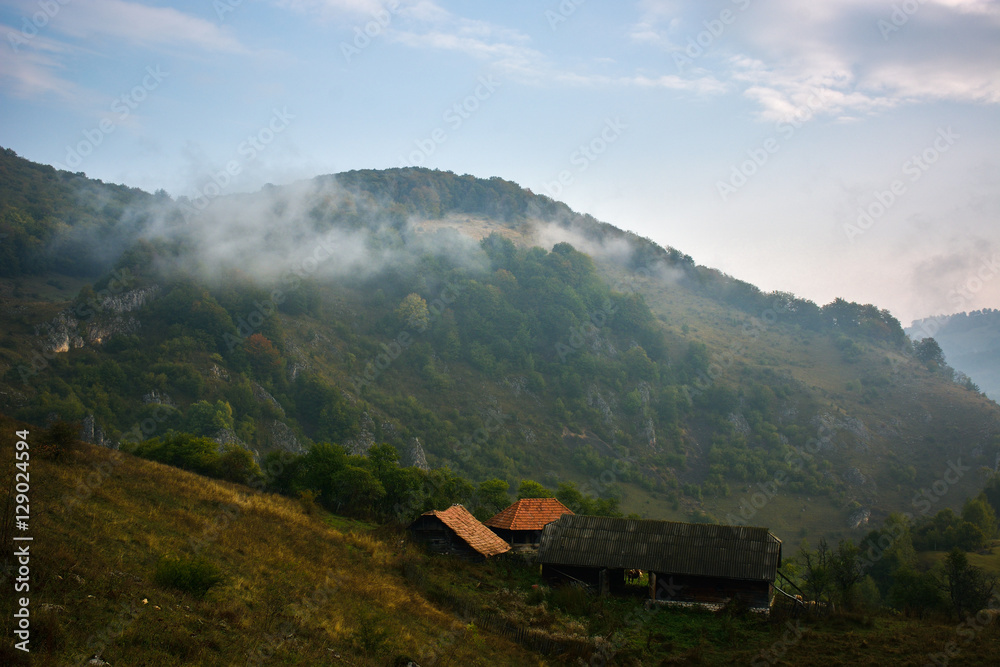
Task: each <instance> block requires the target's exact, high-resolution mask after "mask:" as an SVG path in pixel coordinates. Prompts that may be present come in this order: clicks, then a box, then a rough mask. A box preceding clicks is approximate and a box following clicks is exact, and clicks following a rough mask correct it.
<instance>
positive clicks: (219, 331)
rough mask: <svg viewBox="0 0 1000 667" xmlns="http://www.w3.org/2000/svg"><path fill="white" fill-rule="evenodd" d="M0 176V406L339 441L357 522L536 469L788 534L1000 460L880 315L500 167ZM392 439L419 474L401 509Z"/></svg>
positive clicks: (893, 507)
mask: <svg viewBox="0 0 1000 667" xmlns="http://www.w3.org/2000/svg"><path fill="white" fill-rule="evenodd" d="M0 170H2V172H0V173H2V179H0V181H2V190H0V210H2V219H0V233H2V234H5V235H6V236H5V237H4V239H3V243H2V244H0V253H4V254H3V257H4V258H5V259H4V260H3V270H2V271H3V276H4V277H3V280H2V282H0V298H2V303H0V308H2V311H3V320H4V322H5V326H4V328H3V330H2V332H0V335H2V338H0V373H2V377H3V386H2V387H0V409H2V410H3V411H4V412H6V413H8V414H10V415H12V416H15V417H17V418H20V419H24V420H26V421H29V422H31V423H35V424H39V425H44V424H47V423H51V422H52V421H54V420H57V419H58V420H63V421H67V422H74V423H79V424H80V425H81V427H82V429H83V432H84V434H85V436H86V438H87V439H89V440H90V441H92V442H97V443H100V444H105V445H108V446H113V447H121V448H123V449H129V450H134V451H137V452H138V453H141V454H144V455H146V456H149V457H151V458H159V460H168V461H170V462H174V463H178V462H179V463H182V464H187V467H196V466H197V465H198V464H197V463H196V462H195V463H192V461H195V459H197V458H198V456H202V455H204V456H209V454H208V453H206V452H210V450H211V447H212V445H209V446H208V449H205V445H204V442H206V441H204V440H201V439H204V438H207V439H208V441H207V442H214V443H215V447H216V448H217V449H218V452H217V453H226V452H228V453H229V458H228V459H227V460H228V461H229V462H230V464H231V465H234V466H235V465H237V464H238V465H249V464H248V463H247V461H248V460H249V461H250V462H251V463H253V464H254V465H258V466H262V467H263V466H265V465H266V462H267V461H268V455H269V452H288V453H290V454H292V455H295V456H303V455H306V453H307V452H309V451H310V450H311V449H313V448H314V447H315V445H316V444H317V443H324V444H326V445H330V446H332V448H333V450H332V451H333V453H332V454H330V456H331V457H332V458H329V457H328V459H327V461H328V462H329V461H333V463H330V465H332V466H333V467H332V468H330V470H331V471H333V472H336V473H338V474H341V475H342V476H341V477H340V478H339V479H340V485H339V486H338V487H337V488H339V489H340V490H339V491H337V489H334V488H330V489H329V490H328V491H326V492H323V491H322V490H321V500H322V501H323V502H325V503H328V504H329V505H330V506H331V507H337V508H338V509H340V510H342V511H344V510H345V509H346V510H349V511H350V512H353V513H355V514H357V515H359V516H378V517H388V516H390V515H393V516H394V518H396V519H399V520H406V518H407V516H405V515H406V514H410V515H412V514H413V513H415V512H418V511H420V510H422V509H425V508H428V507H430V506H432V505H433V504H434V503H435V502H439V501H442V500H444V499H447V500H452V501H454V500H462V499H466V500H467V502H469V503H470V504H471V505H475V502H476V501H475V499H474V498H473V497H472V496H475V495H476V494H480V495H481V494H482V492H483V488H482V485H483V484H484V483H487V482H491V483H493V486H488V487H487V489H493V490H496V489H497V488H499V489H500V496H499V497H500V498H501V499H502V498H503V497H509V496H506V495H505V494H506V491H505V490H504V484H506V485H508V486H507V487H506V488H509V489H511V490H514V489H517V488H518V486H519V485H520V484H521V482H522V480H534V481H535V482H537V483H538V484H540V485H541V486H542V487H545V488H547V489H548V490H549V492H552V493H556V492H557V491H561V493H562V494H563V495H564V496H566V494H577V496H576V497H578V498H582V499H586V498H587V497H590V498H592V499H597V498H602V499H604V500H605V501H606V506H605V508H606V509H608V510H609V511H623V512H634V513H638V514H641V515H644V516H650V517H669V518H682V519H689V520H698V521H707V520H718V521H730V522H732V521H745V522H750V523H757V524H759V523H763V524H765V525H771V526H772V527H776V528H778V529H780V530H781V531H783V533H785V534H788V535H789V537H792V536H805V535H828V536H838V535H841V536H842V535H848V534H851V533H850V531H851V530H852V529H854V528H856V527H864V526H865V525H866V524H868V522H869V521H871V522H876V521H880V520H881V519H884V518H885V517H886V516H887V515H888V514H889V513H890V512H891V511H909V512H911V513H915V514H916V513H918V510H919V508H918V507H917V506H916V502H915V497H916V496H917V494H918V493H919V491H920V489H921V487H922V486H924V485H930V484H931V483H932V482H934V481H935V480H937V479H939V478H940V477H941V476H942V475H943V474H944V473H945V472H946V471H947V470H948V466H949V462H950V461H951V460H953V459H955V458H961V460H962V461H963V462H965V463H966V464H968V465H969V466H970V467H971V472H970V473H968V474H965V475H963V476H962V477H961V479H959V480H957V481H956V484H954V485H952V486H951V487H949V491H948V493H947V494H946V495H943V496H942V497H935V498H934V508H933V509H934V511H935V512H936V511H937V510H938V509H940V508H941V507H944V506H949V507H955V508H958V507H960V506H961V505H962V503H963V502H964V500H965V499H966V498H967V497H968V496H970V495H973V494H974V493H976V492H977V491H978V490H979V489H980V488H981V487H982V485H983V483H984V481H985V475H984V471H985V470H993V469H995V468H996V466H997V461H998V456H1000V445H998V443H1000V439H998V436H1000V422H998V420H997V417H998V414H1000V413H998V411H997V406H996V404H994V403H992V402H991V401H989V400H987V399H986V398H985V397H983V396H982V395H980V394H979V393H978V392H977V391H975V390H974V388H971V387H969V386H962V385H959V384H957V383H956V382H955V381H954V378H953V377H952V376H951V375H949V373H947V372H946V371H947V368H946V366H944V365H943V363H940V362H939V361H938V360H936V359H933V358H931V359H928V358H924V357H923V356H921V355H920V354H919V352H920V351H919V350H918V349H915V348H914V346H913V345H912V344H911V343H910V342H909V340H908V339H907V337H906V336H905V334H904V333H903V330H902V328H901V326H900V324H899V322H898V321H897V320H896V319H895V318H894V317H893V316H892V315H891V314H890V313H889V312H888V311H886V310H883V309H880V308H878V307H876V306H873V305H862V304H855V303H849V302H846V301H843V300H840V299H838V300H835V301H833V302H832V303H830V304H826V305H823V306H819V305H817V304H814V303H812V302H810V301H808V300H804V299H801V298H797V297H795V296H794V295H792V294H788V293H783V292H776V293H763V292H761V291H760V290H758V289H757V288H755V287H754V286H752V285H749V284H747V283H745V282H741V281H739V280H736V279H733V278H731V277H729V276H726V275H724V274H721V273H720V272H718V271H716V270H713V269H710V268H707V267H703V266H699V265H697V264H696V263H695V262H694V260H693V259H692V258H691V257H688V256H687V255H685V254H683V253H682V252H680V251H678V250H676V249H673V248H669V247H668V248H662V247H659V246H657V245H655V244H654V243H652V242H651V241H649V240H646V239H642V238H639V237H636V236H635V235H633V234H630V233H627V232H623V231H621V230H619V229H617V228H615V227H612V226H611V225H608V224H605V223H601V222H598V221H596V220H594V219H593V218H590V217H589V216H583V215H578V214H576V213H574V212H572V211H570V210H569V209H568V208H567V207H566V206H565V205H563V204H561V203H558V202H554V201H552V200H551V199H549V198H547V197H544V196H537V195H534V194H532V193H530V192H529V191H527V190H524V189H522V188H520V187H518V186H517V185H516V184H514V183H510V182H508V181H504V180H502V179H499V178H492V179H489V180H483V179H477V178H473V177H471V176H457V175H455V174H452V173H449V172H436V171H430V170H426V169H396V170H388V171H356V172H348V173H345V174H339V175H336V176H324V177H319V178H316V179H313V180H311V181H307V182H303V183H297V184H293V185H289V186H284V187H273V186H268V187H266V188H264V189H263V190H262V191H260V192H258V193H254V194H245V195H226V196H220V197H216V198H214V199H204V198H203V199H202V200H201V201H187V200H184V199H179V200H173V199H171V198H170V197H168V196H167V195H166V194H165V193H158V194H157V195H149V194H147V193H143V192H140V191H136V190H131V189H128V188H123V187H120V186H111V185H106V184H103V183H100V182H96V181H89V180H87V179H85V177H83V176H82V175H73V174H67V173H65V172H56V171H55V170H53V169H51V168H49V167H44V166H41V165H35V164H32V163H30V162H27V161H24V160H22V159H20V158H18V157H17V156H16V155H14V154H13V153H12V152H11V151H5V152H4V153H3V154H2V156H0ZM192 443H194V444H192ZM199 443H200V444H199ZM379 445H387V446H388V447H389V450H391V451H392V452H393V454H392V456H389V459H393V457H394V456H395V457H398V458H399V460H400V462H401V464H402V466H403V467H404V468H407V469H412V470H414V471H419V472H412V473H408V474H411V475H412V478H411V479H410V481H409V482H407V484H409V485H410V486H411V487H413V488H420V489H423V490H422V492H419V493H416V492H415V493H416V495H415V496H407V497H408V498H411V499H412V498H413V497H417V498H419V499H418V500H415V501H412V502H407V503H403V504H402V511H400V503H398V502H395V503H394V502H392V496H391V494H392V493H394V491H393V490H392V489H387V488H386V484H385V483H384V481H385V480H384V479H382V478H380V474H381V473H380V471H379V469H378V465H379V464H378V463H377V462H373V460H372V459H371V457H365V456H364V455H365V454H366V453H369V452H371V451H372V448H373V447H375V446H379ZM178 451H180V452H182V454H183V455H182V454H178ZM324 451H331V450H324ZM375 451H381V452H386V451H387V450H385V449H381V448H379V449H376V450H375ZM185 452H186V453H185ZM199 452H201V454H199ZM240 452H243V453H244V454H240ZM271 456H275V455H274V454H272V455H271ZM315 456H316V455H314V457H315ZM171 457H173V458H171ZM247 457H249V459H248V458H247ZM347 457H349V458H347ZM304 460H306V459H304ZM213 465H214V464H213ZM303 465H306V467H308V465H307V464H303ZM383 472H384V471H383ZM302 479H304V478H302ZM286 482H287V484H288V485H289V486H288V489H287V490H288V491H292V492H294V491H296V489H298V490H302V489H301V488H299V487H301V486H302V484H304V482H302V481H301V479H299V481H296V479H295V478H292V479H290V480H286ZM296 485H298V486H296ZM448 485H451V487H450V488H451V489H452V491H450V492H449V493H448V494H445V496H435V493H436V491H437V490H439V489H440V488H442V487H443V486H448ZM407 488H409V487H407ZM539 488H541V487H539ZM344 489H348V490H349V491H350V492H348V491H344ZM314 490H315V489H314ZM354 491H357V493H355V492H354ZM323 493H326V495H325V496H324V495H322V494H323ZM408 493H409V492H408ZM762 493H763V494H764V496H763V497H764V498H765V502H763V503H760V502H758V500H757V498H756V497H755V496H760V495H761V494H762ZM494 497H497V496H494ZM348 501H349V502H348ZM579 502H583V501H582V500H580V501H579ZM588 502H589V501H588ZM345 503H346V504H345ZM616 508H617V509H616ZM484 511H485V510H484Z"/></svg>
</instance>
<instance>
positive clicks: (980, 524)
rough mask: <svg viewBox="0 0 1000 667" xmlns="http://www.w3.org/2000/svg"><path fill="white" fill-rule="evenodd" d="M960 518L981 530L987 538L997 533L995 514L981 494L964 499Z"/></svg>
mask: <svg viewBox="0 0 1000 667" xmlns="http://www.w3.org/2000/svg"><path fill="white" fill-rule="evenodd" d="M962 519H964V520H965V521H968V522H969V523H971V524H972V525H974V526H976V527H977V528H979V529H980V530H981V531H983V535H984V536H985V537H986V539H987V540H989V539H992V538H993V537H994V536H995V535H996V534H997V515H996V513H995V512H994V511H993V508H992V507H991V506H990V504H989V503H988V502H986V497H985V496H984V495H983V494H979V496H977V497H976V498H970V499H969V500H967V501H965V506H964V507H962Z"/></svg>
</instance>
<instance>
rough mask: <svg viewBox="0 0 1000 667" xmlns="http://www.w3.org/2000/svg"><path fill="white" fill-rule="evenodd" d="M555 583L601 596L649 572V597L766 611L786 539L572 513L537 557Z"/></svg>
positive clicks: (756, 531)
mask: <svg viewBox="0 0 1000 667" xmlns="http://www.w3.org/2000/svg"><path fill="white" fill-rule="evenodd" d="M536 560H537V561H538V562H539V563H541V564H542V575H543V576H544V577H545V578H546V579H547V580H548V581H549V582H550V583H559V582H573V581H575V582H579V583H582V584H586V585H588V586H590V587H592V588H594V589H595V590H597V591H599V592H600V593H601V594H602V595H604V594H608V593H615V594H620V593H623V592H625V591H626V587H625V573H626V572H627V571H629V570H642V571H644V572H648V573H649V575H650V576H649V589H648V595H649V597H650V598H652V599H655V600H657V601H664V602H669V603H694V604H703V605H721V604H724V603H725V602H726V601H727V600H729V599H731V598H739V599H741V600H743V601H744V602H745V603H746V604H747V606H748V607H750V608H753V609H769V608H770V604H771V600H772V595H773V590H774V579H775V576H776V575H777V571H778V566H779V565H781V540H779V539H778V538H777V537H775V536H774V535H773V534H772V533H770V532H769V531H768V529H767V528H759V527H749V526H719V525H714V524H700V523H681V522H677V521H656V520H651V519H618V518H610V517H599V516H580V515H567V516H563V517H561V518H560V519H559V520H557V521H554V522H553V523H550V524H549V525H548V526H546V527H545V530H544V531H543V532H542V538H541V544H540V546H539V550H538V557H537V559H536Z"/></svg>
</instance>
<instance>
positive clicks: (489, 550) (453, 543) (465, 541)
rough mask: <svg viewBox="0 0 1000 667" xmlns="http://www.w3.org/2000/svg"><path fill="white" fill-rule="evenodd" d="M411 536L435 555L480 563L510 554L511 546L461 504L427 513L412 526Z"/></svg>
mask: <svg viewBox="0 0 1000 667" xmlns="http://www.w3.org/2000/svg"><path fill="white" fill-rule="evenodd" d="M410 534H411V535H413V538H414V539H415V540H417V541H418V542H421V543H423V544H424V545H426V546H427V548H428V549H429V550H431V551H433V552H434V553H440V554H450V555H453V556H459V557H460V558H464V559H466V560H472V561H479V560H485V559H487V558H490V557H491V556H496V555H498V554H502V553H506V552H508V551H510V545H509V544H507V543H506V542H504V541H503V540H501V539H500V538H499V537H497V535H496V533H494V532H493V531H492V530H490V529H489V528H487V527H486V526H484V525H483V524H482V523H480V522H479V520H478V519H476V517H474V516H472V514H470V513H469V510H467V509H465V508H464V507H463V506H461V505H452V506H451V507H449V508H448V509H446V510H434V511H431V512H424V513H423V514H421V515H420V516H419V517H417V520H416V521H414V522H413V523H411V524H410Z"/></svg>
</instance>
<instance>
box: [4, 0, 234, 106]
mask: <svg viewBox="0 0 1000 667" xmlns="http://www.w3.org/2000/svg"><path fill="white" fill-rule="evenodd" d="M18 5H22V6H23V7H22V13H23V14H24V15H25V16H32V15H33V14H32V13H33V12H35V13H37V6H36V5H35V4H34V3H28V2H19V3H18ZM56 7H57V8H58V11H56V12H55V13H53V14H51V15H50V16H51V18H50V19H49V20H48V22H47V23H46V24H45V25H44V26H43V28H42V29H39V30H38V31H37V32H35V33H32V34H31V36H28V35H25V34H24V33H22V32H21V30H20V29H18V28H7V26H0V29H3V33H4V35H6V36H7V41H8V42H10V43H11V46H12V47H13V46H14V44H15V43H16V48H15V49H13V50H14V55H13V56H4V58H2V59H0V81H4V82H5V85H7V86H9V87H10V89H11V90H12V91H13V93H14V94H15V95H17V96H18V97H22V98H39V97H45V96H56V97H57V98H61V99H62V100H64V101H72V102H76V103H78V104H85V105H86V104H93V103H95V101H96V100H97V99H98V97H99V96H98V95H96V94H95V93H93V92H91V91H88V90H86V89H85V88H83V87H81V86H79V85H77V84H76V83H73V82H72V81H71V80H70V77H68V76H67V75H65V74H64V73H65V72H67V71H69V70H71V69H72V68H73V67H74V66H76V63H77V61H79V60H80V58H81V57H82V56H85V55H100V54H101V51H102V46H101V44H102V39H107V40H111V41H112V42H114V43H115V45H117V44H118V43H119V42H123V43H127V44H130V45H132V46H135V47H138V48H142V49H146V50H158V51H169V52H173V53H179V54H182V55H190V54H194V53H211V54H219V53H230V54H245V53H248V50H247V49H246V48H245V47H244V46H243V45H242V44H241V43H240V42H239V40H238V39H236V37H234V36H233V35H231V34H230V33H229V31H227V30H226V29H224V28H220V27H219V26H217V25H215V24H214V23H211V22H210V21H206V20H204V19H201V18H197V17H193V16H189V15H187V14H184V13H182V12H180V11H178V10H176V9H171V8H162V7H148V6H145V5H140V4H136V3H132V2H125V1H124V0H74V1H73V2H72V3H67V4H57V5H56Z"/></svg>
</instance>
